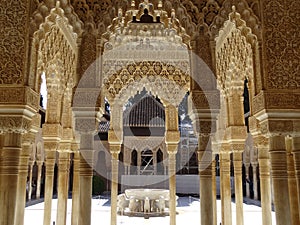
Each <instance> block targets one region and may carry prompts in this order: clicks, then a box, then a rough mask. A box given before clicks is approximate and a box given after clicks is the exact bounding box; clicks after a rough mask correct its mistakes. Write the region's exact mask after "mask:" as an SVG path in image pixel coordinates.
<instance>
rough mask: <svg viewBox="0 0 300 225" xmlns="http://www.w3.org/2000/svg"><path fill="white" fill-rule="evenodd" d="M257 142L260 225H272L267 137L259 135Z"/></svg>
mask: <svg viewBox="0 0 300 225" xmlns="http://www.w3.org/2000/svg"><path fill="white" fill-rule="evenodd" d="M259 138H260V143H258V162H259V173H260V199H261V208H262V225H272V190H271V177H270V155H269V145H268V139H267V138H265V137H263V136H260V137H259Z"/></svg>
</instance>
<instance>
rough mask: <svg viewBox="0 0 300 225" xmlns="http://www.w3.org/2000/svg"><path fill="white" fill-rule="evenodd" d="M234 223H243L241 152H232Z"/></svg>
mask: <svg viewBox="0 0 300 225" xmlns="http://www.w3.org/2000/svg"><path fill="white" fill-rule="evenodd" d="M233 164H234V189H235V204H236V224H239V225H243V224H244V210H243V180H242V152H234V153H233Z"/></svg>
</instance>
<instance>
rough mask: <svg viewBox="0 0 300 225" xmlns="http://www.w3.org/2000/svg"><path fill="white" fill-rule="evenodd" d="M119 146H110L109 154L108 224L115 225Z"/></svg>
mask: <svg viewBox="0 0 300 225" xmlns="http://www.w3.org/2000/svg"><path fill="white" fill-rule="evenodd" d="M120 150H121V146H120V145H116V146H113V145H110V152H111V207H110V208H111V215H110V218H111V220H110V224H111V225H117V198H118V169H119V160H118V159H119V152H120Z"/></svg>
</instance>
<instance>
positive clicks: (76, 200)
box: [71, 152, 80, 225]
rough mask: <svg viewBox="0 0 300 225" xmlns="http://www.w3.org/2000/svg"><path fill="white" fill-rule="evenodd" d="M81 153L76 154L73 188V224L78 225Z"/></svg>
mask: <svg viewBox="0 0 300 225" xmlns="http://www.w3.org/2000/svg"><path fill="white" fill-rule="evenodd" d="M79 161H80V154H79V152H74V158H73V187H72V216H71V224H72V225H78V215H79V204H80V202H79V188H80V187H79V179H80V177H79Z"/></svg>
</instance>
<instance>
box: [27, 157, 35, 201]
mask: <svg viewBox="0 0 300 225" xmlns="http://www.w3.org/2000/svg"><path fill="white" fill-rule="evenodd" d="M33 165H34V162H33V161H29V164H28V166H29V171H28V174H29V181H28V200H29V201H30V200H31V195H32V171H33Z"/></svg>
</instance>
